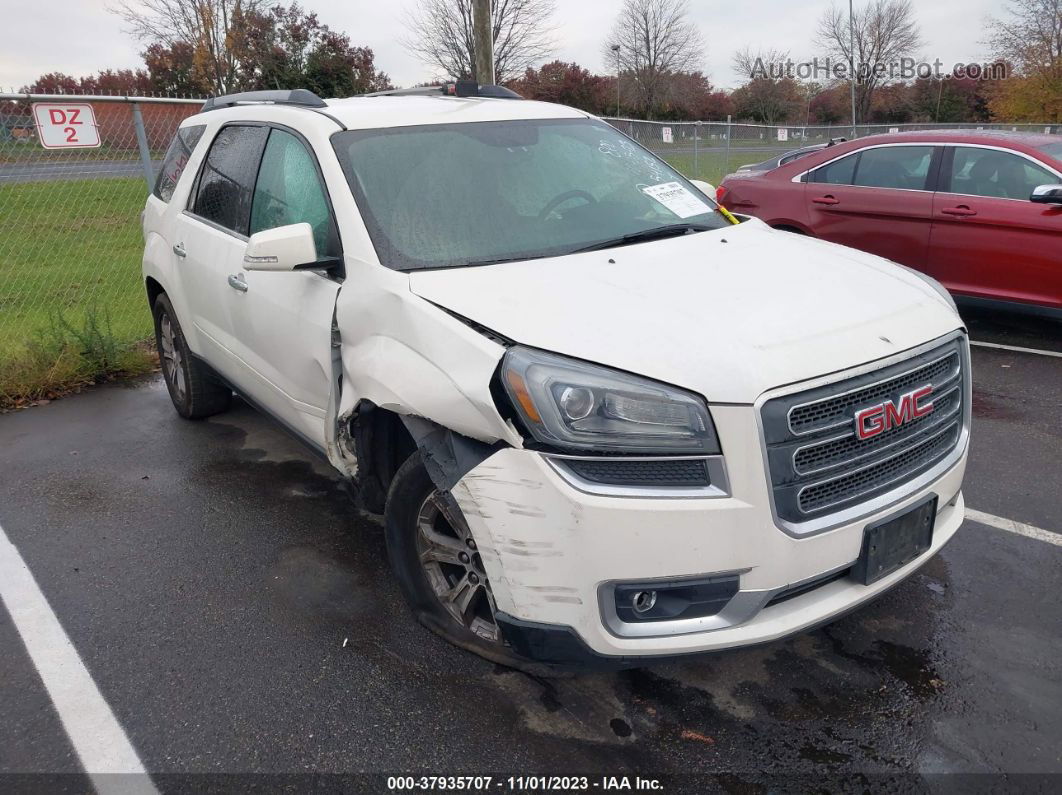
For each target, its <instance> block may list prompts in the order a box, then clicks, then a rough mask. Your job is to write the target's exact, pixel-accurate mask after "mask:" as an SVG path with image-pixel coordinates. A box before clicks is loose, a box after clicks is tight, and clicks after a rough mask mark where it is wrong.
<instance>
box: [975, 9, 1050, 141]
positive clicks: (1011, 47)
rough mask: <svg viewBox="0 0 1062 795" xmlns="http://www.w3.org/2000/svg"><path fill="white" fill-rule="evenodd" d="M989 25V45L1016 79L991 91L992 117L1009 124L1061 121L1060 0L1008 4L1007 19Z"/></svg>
mask: <svg viewBox="0 0 1062 795" xmlns="http://www.w3.org/2000/svg"><path fill="white" fill-rule="evenodd" d="M991 22H992V29H993V30H994V33H993V34H992V36H991V37H990V39H989V41H988V44H989V45H990V46H991V48H992V50H993V51H994V53H995V55H996V56H997V58H999V59H1000V60H1001V61H1004V62H1007V63H1009V64H1010V65H1011V66H1012V67H1013V69H1014V72H1015V74H1016V75H1017V78H1016V79H1013V78H1012V79H1010V80H1001V81H999V83H998V84H997V85H996V86H995V90H994V92H993V97H992V100H991V108H992V112H993V114H994V115H997V116H1000V117H1002V118H1006V119H1008V120H1009V121H1019V120H1027V121H1052V122H1058V121H1060V120H1062V0H1009V2H1008V8H1007V16H1006V18H1004V19H1002V20H991Z"/></svg>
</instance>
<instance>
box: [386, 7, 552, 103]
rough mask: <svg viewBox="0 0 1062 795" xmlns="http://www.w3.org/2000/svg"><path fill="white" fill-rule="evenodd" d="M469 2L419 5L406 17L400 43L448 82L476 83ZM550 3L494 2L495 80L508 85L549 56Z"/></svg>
mask: <svg viewBox="0 0 1062 795" xmlns="http://www.w3.org/2000/svg"><path fill="white" fill-rule="evenodd" d="M472 6H473V3H472V0H419V2H418V3H417V6H416V7H415V8H414V9H413V11H412V12H411V13H410V14H409V15H408V16H407V18H406V21H405V24H406V29H407V31H408V37H407V39H406V40H405V41H404V42H403V43H404V44H405V46H406V49H408V50H409V51H410V52H412V53H413V54H414V55H416V56H417V57H418V58H420V59H421V60H422V61H423V62H424V63H426V64H429V65H430V66H432V67H433V68H436V69H438V70H440V71H441V72H442V73H443V74H444V75H445V76H446V77H449V78H455V79H459V80H474V79H476V45H475V37H474V36H473V34H472V30H473V25H472ZM555 9H556V6H555V3H554V0H494V1H493V2H492V3H491V32H492V34H493V36H494V79H495V82H497V83H499V84H500V83H508V82H510V81H512V80H516V79H518V78H519V77H520V75H521V74H523V73H524V71H525V70H526V69H527V68H528V67H530V66H533V65H534V64H536V63H538V62H539V61H542V60H544V59H545V58H547V57H548V56H549V55H550V53H551V52H552V51H553V33H554V28H553V25H552V21H551V20H552V17H553V12H554V10H555Z"/></svg>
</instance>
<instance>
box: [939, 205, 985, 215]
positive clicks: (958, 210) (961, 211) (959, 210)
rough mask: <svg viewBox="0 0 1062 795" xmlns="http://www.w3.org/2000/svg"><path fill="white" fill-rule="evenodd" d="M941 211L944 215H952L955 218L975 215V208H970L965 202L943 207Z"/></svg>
mask: <svg viewBox="0 0 1062 795" xmlns="http://www.w3.org/2000/svg"><path fill="white" fill-rule="evenodd" d="M941 212H942V213H943V214H944V215H954V216H955V217H957V218H969V217H970V216H971V215H977V210H971V209H970V208H969V207H967V206H966V205H965V204H960V205H959V206H958V207H945V208H944V209H943V210H941Z"/></svg>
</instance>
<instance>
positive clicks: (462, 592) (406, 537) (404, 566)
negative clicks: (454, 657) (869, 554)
mask: <svg viewBox="0 0 1062 795" xmlns="http://www.w3.org/2000/svg"><path fill="white" fill-rule="evenodd" d="M384 519H385V528H386V529H385V534H386V539H387V556H388V558H389V559H390V561H391V568H392V569H394V572H395V576H396V577H397V578H398V584H399V587H400V588H401V590H402V595H403V596H404V597H405V599H406V602H408V603H409V606H410V607H411V608H412V609H413V612H414V613H415V614H416V616H417V619H418V620H419V621H420V622H421V623H422V624H424V625H425V626H426V627H428V628H429V629H430V630H432V631H433V632H435V633H436V634H438V635H441V636H442V637H443V638H445V639H446V640H448V641H450V643H453V644H454V645H455V646H459V647H460V648H462V649H466V650H467V651H471V652H474V653H475V654H478V655H480V656H481V657H485V658H486V659H488V660H491V661H492V662H496V663H500V664H502V665H507V666H509V667H512V668H519V669H521V670H525V671H534V672H535V673H539V674H541V673H544V672H545V666H540V665H537V664H535V663H532V662H530V661H528V660H525V659H524V658H522V657H519V656H518V655H517V654H516V653H515V652H513V651H512V649H511V648H510V647H509V646H508V645H507V644H506V643H505V641H504V640H503V638H502V636H501V633H500V632H499V630H498V625H497V624H496V623H494V619H493V615H494V610H495V605H494V597H493V595H492V593H491V591H490V583H489V582H488V580H487V576H486V573H485V572H484V570H483V564H482V561H481V560H480V557H479V553H478V552H477V551H476V545H475V540H474V539H473V538H472V535H471V532H470V531H469V529H468V524H467V523H466V522H465V520H464V517H463V516H462V514H461V510H460V508H458V507H457V503H456V502H455V501H454V499H453V497H452V496H451V495H450V494H449V492H442V491H440V490H438V489H437V488H436V487H435V484H434V483H432V481H431V478H430V477H429V476H428V472H427V470H426V469H425V468H424V465H423V463H421V457H420V452H419V451H418V452H416V453H413V455H411V456H410V457H409V458H408V459H406V461H405V463H404V464H402V466H401V467H399V469H398V472H397V473H395V477H394V480H392V481H391V487H390V490H389V492H388V495H387V507H386V509H385V513H384ZM422 557H423V559H424V560H423V562H422ZM444 594H449V595H450V596H451V597H452V598H449V599H447V598H446V597H445V596H444ZM466 597H467V603H466V601H465V600H466ZM463 605H465V610H464V611H462V609H461V608H462V606H463ZM459 615H462V618H459V617H458V616H459Z"/></svg>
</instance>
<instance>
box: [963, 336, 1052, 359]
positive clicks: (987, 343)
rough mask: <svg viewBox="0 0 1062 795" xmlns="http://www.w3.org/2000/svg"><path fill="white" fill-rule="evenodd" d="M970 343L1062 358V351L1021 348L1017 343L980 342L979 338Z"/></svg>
mask: <svg viewBox="0 0 1062 795" xmlns="http://www.w3.org/2000/svg"><path fill="white" fill-rule="evenodd" d="M970 345H972V346H974V347H976V348H994V349H995V350H998V351H1015V352H1017V353H1035V354H1036V355H1037V356H1054V357H1055V358H1056V359H1062V353H1059V352H1058V351H1042V350H1040V349H1039V348H1021V347H1019V346H1017V345H1000V344H999V343H998V342H978V341H977V340H970Z"/></svg>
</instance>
